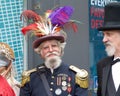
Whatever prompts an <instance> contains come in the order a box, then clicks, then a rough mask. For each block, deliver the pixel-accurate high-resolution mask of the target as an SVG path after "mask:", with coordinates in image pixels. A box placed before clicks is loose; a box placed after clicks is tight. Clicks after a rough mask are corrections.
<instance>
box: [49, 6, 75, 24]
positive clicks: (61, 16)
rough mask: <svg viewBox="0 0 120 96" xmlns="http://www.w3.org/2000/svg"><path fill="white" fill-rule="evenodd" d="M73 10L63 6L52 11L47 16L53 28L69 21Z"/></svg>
mask: <svg viewBox="0 0 120 96" xmlns="http://www.w3.org/2000/svg"><path fill="white" fill-rule="evenodd" d="M73 10H74V9H73V7H71V6H63V7H59V8H57V9H55V10H53V12H52V13H51V14H50V16H49V18H50V19H51V22H52V24H53V26H55V25H58V26H63V25H64V24H65V23H67V22H68V21H69V20H70V17H71V15H72V13H73Z"/></svg>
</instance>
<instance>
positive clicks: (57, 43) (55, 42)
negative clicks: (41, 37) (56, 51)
mask: <svg viewBox="0 0 120 96" xmlns="http://www.w3.org/2000/svg"><path fill="white" fill-rule="evenodd" d="M49 44H51V45H52V44H56V45H59V44H60V42H59V41H58V40H48V41H44V42H43V43H41V44H40V48H42V47H44V46H48V45H49Z"/></svg>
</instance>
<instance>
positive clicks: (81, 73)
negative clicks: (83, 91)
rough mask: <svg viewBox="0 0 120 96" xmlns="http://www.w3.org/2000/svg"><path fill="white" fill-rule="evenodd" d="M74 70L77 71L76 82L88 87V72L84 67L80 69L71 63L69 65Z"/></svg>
mask: <svg viewBox="0 0 120 96" xmlns="http://www.w3.org/2000/svg"><path fill="white" fill-rule="evenodd" d="M69 68H70V69H71V70H72V71H74V72H76V75H75V82H76V84H78V85H79V86H80V87H82V88H88V72H87V71H86V70H84V69H79V68H77V67H76V66H73V65H71V66H70V67H69Z"/></svg>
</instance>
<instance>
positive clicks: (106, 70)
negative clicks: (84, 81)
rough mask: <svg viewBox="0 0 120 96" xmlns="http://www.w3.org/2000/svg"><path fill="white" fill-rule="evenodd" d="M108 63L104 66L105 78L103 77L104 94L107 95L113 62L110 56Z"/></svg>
mask: <svg viewBox="0 0 120 96" xmlns="http://www.w3.org/2000/svg"><path fill="white" fill-rule="evenodd" d="M106 62H107V65H106V66H104V67H103V73H102V75H103V78H102V94H103V95H102V96H105V92H106V86H107V81H108V76H109V72H110V68H111V63H112V58H109V60H107V61H106Z"/></svg>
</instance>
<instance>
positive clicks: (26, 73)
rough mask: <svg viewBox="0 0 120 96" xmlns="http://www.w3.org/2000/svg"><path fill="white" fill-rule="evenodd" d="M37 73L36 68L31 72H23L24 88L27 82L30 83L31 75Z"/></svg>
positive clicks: (22, 84) (22, 83)
mask: <svg viewBox="0 0 120 96" xmlns="http://www.w3.org/2000/svg"><path fill="white" fill-rule="evenodd" d="M35 71H37V69H36V68H34V69H31V70H28V71H23V73H22V82H21V87H23V86H24V85H25V84H26V83H27V82H29V81H30V74H31V73H32V72H35Z"/></svg>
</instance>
